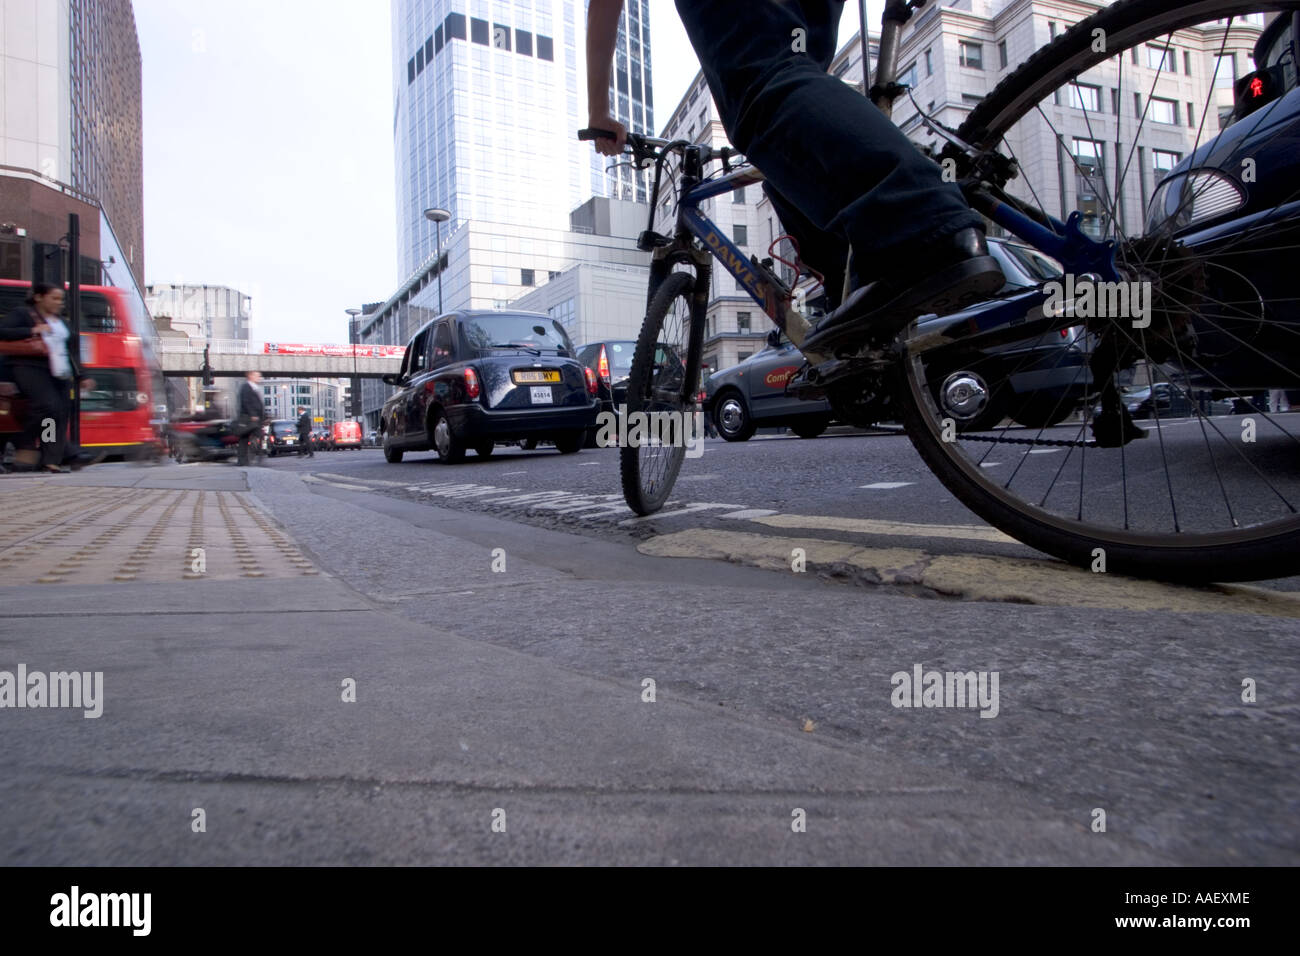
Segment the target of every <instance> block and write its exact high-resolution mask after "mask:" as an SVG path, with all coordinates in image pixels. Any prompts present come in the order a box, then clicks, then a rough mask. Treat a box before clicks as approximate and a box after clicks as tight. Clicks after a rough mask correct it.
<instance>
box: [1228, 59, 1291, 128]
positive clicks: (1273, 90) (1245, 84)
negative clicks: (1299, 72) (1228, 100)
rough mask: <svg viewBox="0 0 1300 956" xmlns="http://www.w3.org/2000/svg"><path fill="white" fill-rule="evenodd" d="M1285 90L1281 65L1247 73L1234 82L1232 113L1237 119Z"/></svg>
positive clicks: (1247, 114) (1265, 103)
mask: <svg viewBox="0 0 1300 956" xmlns="http://www.w3.org/2000/svg"><path fill="white" fill-rule="evenodd" d="M1285 91H1286V76H1285V75H1284V74H1283V72H1282V67H1281V66H1270V67H1266V68H1264V69H1262V70H1256V71H1255V72H1254V73H1247V74H1246V75H1245V76H1243V77H1242V78H1241V79H1239V80H1238V81H1237V83H1236V87H1235V88H1234V90H1233V94H1234V98H1235V106H1234V109H1233V114H1234V116H1235V117H1236V118H1237V119H1241V118H1242V117H1245V116H1249V115H1250V114H1251V113H1253V112H1255V110H1257V109H1259V108H1260V107H1262V106H1265V105H1267V104H1268V103H1271V102H1273V101H1274V100H1275V99H1277V98H1278V97H1279V96H1281V95H1282V93H1284V92H1285Z"/></svg>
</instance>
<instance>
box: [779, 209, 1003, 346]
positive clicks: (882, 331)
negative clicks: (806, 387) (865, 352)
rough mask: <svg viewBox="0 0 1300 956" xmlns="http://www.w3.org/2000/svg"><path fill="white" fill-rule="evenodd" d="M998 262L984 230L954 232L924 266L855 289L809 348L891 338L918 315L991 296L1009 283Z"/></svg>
mask: <svg viewBox="0 0 1300 956" xmlns="http://www.w3.org/2000/svg"><path fill="white" fill-rule="evenodd" d="M1006 281H1007V280H1006V276H1005V275H1003V273H1002V269H1001V268H1000V267H999V266H998V261H997V260H996V259H994V258H993V257H992V256H991V255H989V247H988V243H987V242H985V240H984V232H983V230H981V229H979V228H977V227H974V226H972V227H970V228H969V229H963V230H961V231H960V232H957V233H954V234H953V235H952V236H950V237H948V238H947V239H945V240H944V241H943V243H942V244H941V245H939V246H937V247H935V248H933V249H927V250H926V253H925V257H924V259H923V260H921V261H920V268H919V269H918V270H917V271H915V272H912V273H910V274H908V275H902V276H898V277H891V278H887V279H881V280H879V281H877V282H872V283H869V284H867V285H864V286H862V287H861V288H859V289H857V290H855V291H854V292H853V293H852V294H850V295H849V297H848V298H847V299H845V300H844V302H843V303H842V304H841V305H840V306H839V308H837V309H836V310H835V311H834V312H831V313H830V314H829V315H827V316H826V317H825V318H824V319H822V320H821V321H820V322H818V323H817V327H816V328H815V329H813V331H812V334H811V335H809V337H808V339H807V340H806V341H805V342H804V347H805V348H812V349H817V348H825V347H827V346H832V345H839V344H841V343H844V342H846V341H848V340H853V339H857V340H861V341H866V340H868V339H871V340H875V341H881V342H887V341H889V340H890V339H892V338H893V337H894V336H895V335H897V334H898V332H899V331H900V330H901V329H903V328H904V327H905V326H906V325H907V323H908V322H911V321H912V320H913V319H915V318H916V317H917V316H918V315H928V314H930V313H935V314H937V315H947V314H949V313H951V312H956V311H959V310H960V309H963V308H965V307H966V306H969V305H974V304H975V303H976V302H982V301H985V300H987V299H988V298H989V297H990V296H992V295H993V293H995V292H997V291H998V289H1000V288H1002V286H1003V285H1005V284H1006Z"/></svg>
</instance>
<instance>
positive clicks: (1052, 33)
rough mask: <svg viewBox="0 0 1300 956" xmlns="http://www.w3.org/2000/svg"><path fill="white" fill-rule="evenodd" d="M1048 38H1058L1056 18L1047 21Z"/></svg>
mask: <svg viewBox="0 0 1300 956" xmlns="http://www.w3.org/2000/svg"><path fill="white" fill-rule="evenodd" d="M1047 38H1048V39H1049V40H1055V39H1056V21H1055V20H1048V21H1047Z"/></svg>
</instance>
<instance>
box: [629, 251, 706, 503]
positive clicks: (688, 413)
mask: <svg viewBox="0 0 1300 956" xmlns="http://www.w3.org/2000/svg"><path fill="white" fill-rule="evenodd" d="M694 287H695V278H694V276H692V275H689V274H688V273H685V272H674V273H671V274H670V275H669V276H668V277H667V278H666V279H665V280H664V282H663V284H662V285H661V286H660V287H659V289H658V290H657V291H656V292H655V294H654V296H653V297H652V298H651V300H650V305H649V307H648V308H647V309H646V317H645V322H644V323H642V325H641V334H640V337H639V338H638V339H637V341H636V351H635V352H634V353H633V355H632V371H631V373H630V374H629V375H628V380H627V422H626V423H625V426H626V428H627V436H628V440H627V441H626V442H625V443H623V444H622V446H621V447H620V448H619V469H620V472H621V474H622V478H623V498H624V499H625V500H626V501H627V504H628V507H629V508H631V509H632V510H633V511H635V512H636V513H637V514H638V515H648V514H653V513H654V512H656V511H658V510H659V509H660V508H662V507H663V506H664V502H665V501H667V500H668V495H669V494H670V493H671V492H672V490H673V485H674V484H675V483H676V481H677V473H678V472H679V471H680V470H681V467H682V459H684V458H685V457H686V443H685V429H687V428H693V427H694V416H695V413H696V411H697V410H698V408H699V406H698V403H697V402H696V400H695V387H694V386H695V383H694V382H693V381H691V380H690V378H691V377H690V375H689V374H688V369H692V368H693V369H699V367H700V357H699V356H698V355H691V354H690V347H691V343H692V341H693V340H694V341H695V342H696V346H695V347H696V349H698V348H699V344H698V343H699V340H700V338H701V336H700V335H698V334H697V335H695V336H694V337H692V335H691V311H692V310H691V301H692V293H693V290H694Z"/></svg>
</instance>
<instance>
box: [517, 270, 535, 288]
mask: <svg viewBox="0 0 1300 956" xmlns="http://www.w3.org/2000/svg"><path fill="white" fill-rule="evenodd" d="M519 284H520V285H537V274H536V273H535V272H534V271H533V270H532V269H520V270H519Z"/></svg>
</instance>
